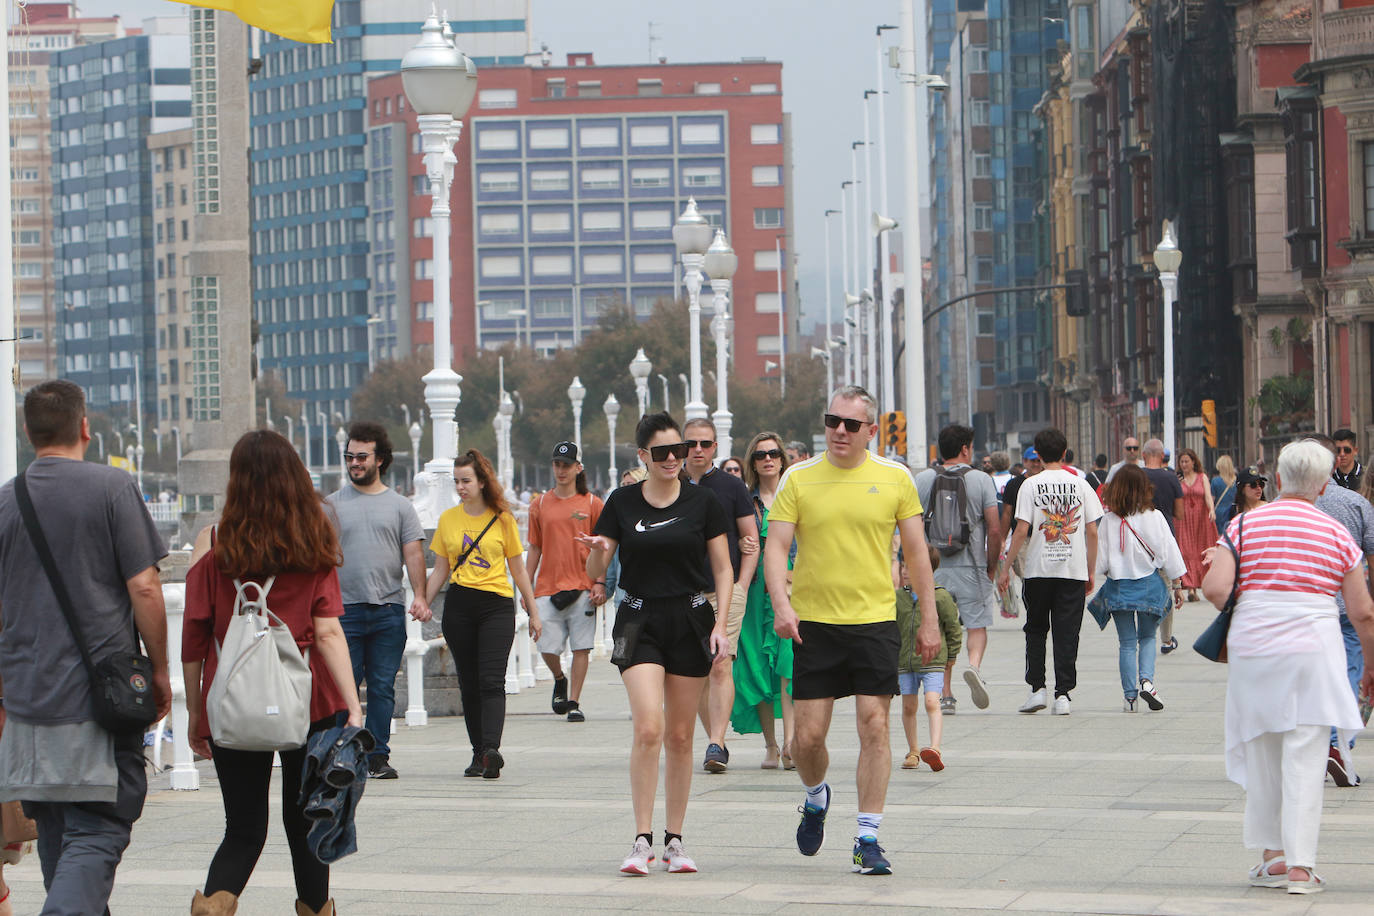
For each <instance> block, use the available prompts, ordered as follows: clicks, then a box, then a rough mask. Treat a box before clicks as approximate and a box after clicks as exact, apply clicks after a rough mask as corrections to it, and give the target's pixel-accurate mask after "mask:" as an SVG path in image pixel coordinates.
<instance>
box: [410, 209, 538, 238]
mask: <svg viewBox="0 0 1374 916" xmlns="http://www.w3.org/2000/svg"><path fill="white" fill-rule="evenodd" d="M417 222H419V221H418V220H417ZM426 222H428V220H426ZM478 226H479V227H480V231H481V233H482V235H519V234H520V214H519V213H483V214H482V216H481V218H480V220H479V221H478Z"/></svg>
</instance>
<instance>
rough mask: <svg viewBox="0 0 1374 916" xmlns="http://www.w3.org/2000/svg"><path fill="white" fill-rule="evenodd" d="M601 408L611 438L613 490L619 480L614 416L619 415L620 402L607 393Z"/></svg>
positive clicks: (611, 484)
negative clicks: (616, 465)
mask: <svg viewBox="0 0 1374 916" xmlns="http://www.w3.org/2000/svg"><path fill="white" fill-rule="evenodd" d="M601 410H602V412H603V413H605V414H606V429H607V430H609V432H610V438H611V467H610V479H611V482H610V488H611V489H612V490H614V489H615V487H616V484H617V483H618V482H619V480H620V475H619V474H618V473H617V472H616V469H615V418H616V417H617V416H619V415H620V402H619V401H617V400H616V399H615V395H614V394H608V395H606V402H605V403H604V404H602V405H601Z"/></svg>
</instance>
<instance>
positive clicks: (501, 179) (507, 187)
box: [477, 172, 520, 191]
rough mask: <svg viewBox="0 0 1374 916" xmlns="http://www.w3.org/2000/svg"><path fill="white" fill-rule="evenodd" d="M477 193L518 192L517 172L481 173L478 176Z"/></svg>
mask: <svg viewBox="0 0 1374 916" xmlns="http://www.w3.org/2000/svg"><path fill="white" fill-rule="evenodd" d="M477 189H478V190H479V191H519V190H520V173H519V172H482V173H481V174H480V175H479V176H478V180H477Z"/></svg>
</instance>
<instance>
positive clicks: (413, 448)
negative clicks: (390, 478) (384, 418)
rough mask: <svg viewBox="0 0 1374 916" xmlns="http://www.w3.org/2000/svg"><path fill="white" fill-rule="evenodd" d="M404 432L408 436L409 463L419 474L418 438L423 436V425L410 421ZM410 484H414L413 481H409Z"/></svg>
mask: <svg viewBox="0 0 1374 916" xmlns="http://www.w3.org/2000/svg"><path fill="white" fill-rule="evenodd" d="M406 433H407V434H408V435H409V436H410V463H411V466H412V467H413V468H414V469H415V473H416V474H419V473H420V439H421V438H423V437H424V435H425V430H424V427H422V426H421V425H420V424H419V423H412V424H410V426H409V427H408V428H407V429H406ZM411 485H412V486H414V481H411Z"/></svg>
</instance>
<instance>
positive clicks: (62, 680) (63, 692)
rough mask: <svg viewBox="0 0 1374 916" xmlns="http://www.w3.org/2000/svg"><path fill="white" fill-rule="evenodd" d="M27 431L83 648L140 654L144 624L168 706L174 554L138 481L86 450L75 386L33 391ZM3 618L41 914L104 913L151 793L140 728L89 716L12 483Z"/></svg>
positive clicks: (0, 545) (49, 536) (16, 790)
mask: <svg viewBox="0 0 1374 916" xmlns="http://www.w3.org/2000/svg"><path fill="white" fill-rule="evenodd" d="M24 430H25V433H26V434H27V435H28V437H29V441H30V442H32V443H33V446H34V449H35V451H36V453H37V457H36V458H35V459H34V461H33V463H32V464H30V465H29V466H28V468H27V469H26V470H25V471H24V479H25V481H26V483H27V487H28V492H29V498H30V499H31V500H32V502H33V506H34V512H35V514H36V515H37V516H38V524H39V527H40V528H41V529H42V532H43V536H44V539H45V540H46V541H47V542H48V547H49V549H50V550H51V552H52V555H53V559H54V561H55V562H56V565H57V568H58V570H59V571H60V574H61V575H62V577H63V582H64V584H65V586H66V589H67V591H68V593H69V594H70V596H71V601H72V605H73V606H72V614H73V616H74V617H75V618H76V620H77V622H78V626H79V628H80V630H81V633H82V637H83V639H84V640H85V643H86V647H87V649H88V651H89V652H90V654H91V657H92V658H93V659H94V660H96V661H100V660H102V659H104V658H106V657H108V656H109V655H111V654H112V653H115V652H123V653H128V652H133V651H134V649H135V646H136V641H135V635H134V633H135V629H137V633H138V636H139V637H141V638H142V641H143V646H144V649H145V651H146V652H147V654H148V657H149V658H150V659H151V660H152V663H153V672H154V673H153V684H152V686H153V695H154V697H155V698H156V701H157V709H158V715H159V716H165V715H166V714H167V712H168V711H169V710H170V709H171V705H172V687H171V681H170V678H169V673H168V670H167V612H166V609H165V608H164V607H163V602H162V585H161V582H160V581H159V578H158V569H157V563H158V561H159V560H161V559H162V558H163V557H164V556H165V555H166V554H167V550H166V548H165V547H164V545H163V541H162V538H161V537H160V536H159V535H158V533H157V529H156V527H154V525H153V520H152V519H151V518H150V517H149V515H148V510H147V508H146V507H145V506H144V505H143V497H142V496H141V495H140V494H139V492H138V486H137V485H136V484H135V483H134V480H133V478H131V477H130V476H129V475H128V473H127V472H125V471H121V470H119V469H117V468H112V467H108V466H105V465H100V464H95V463H93V462H87V461H84V460H83V458H84V455H85V452H86V446H87V445H88V444H89V443H90V441H91V433H90V425H89V423H88V422H87V420H86V403H85V396H84V394H83V393H82V391H81V388H80V387H78V386H76V385H74V384H72V383H71V382H68V381H52V382H43V383H42V384H39V385H36V386H34V387H33V388H32V389H30V391H29V392H28V394H27V395H26V396H25V397H24ZM0 615H2V618H3V630H2V631H0V678H3V682H4V688H3V689H4V695H5V706H4V713H5V714H7V716H8V721H7V722H5V728H4V733H3V736H0V801H12V800H16V799H17V800H21V801H23V802H24V810H25V812H26V813H27V814H28V816H29V817H31V818H33V819H34V820H35V821H36V822H37V824H38V856H39V859H40V860H41V861H42V865H43V877H44V883H45V885H46V886H47V901H46V903H45V905H44V907H43V912H45V913H100V912H104V911H105V905H106V902H107V901H108V900H109V897H110V890H111V888H112V887H113V885H114V876H115V868H116V866H117V865H118V864H119V860H120V857H121V856H122V855H123V853H124V850H125V849H126V848H127V847H128V845H129V837H130V833H131V831H132V830H133V824H134V821H136V820H138V817H139V815H140V814H141V813H142V811H143V798H144V796H145V795H146V794H147V789H148V783H147V778H146V776H145V772H144V763H143V735H142V734H141V733H139V732H138V731H135V732H133V733H132V734H120V735H112V734H111V733H109V732H107V731H105V730H104V729H103V728H101V727H100V725H98V724H97V723H96V722H95V721H94V720H93V719H92V711H91V700H90V678H89V675H88V674H87V672H86V669H85V666H84V664H83V663H82V660H81V653H80V650H79V649H78V647H77V643H76V638H75V637H74V636H73V634H72V630H71V627H70V626H69V625H68V624H67V621H66V619H65V618H64V617H63V614H62V611H61V609H60V606H59V605H58V603H57V599H56V597H55V595H54V592H53V588H52V585H51V584H50V582H49V580H48V577H47V575H46V573H45V572H44V570H43V566H42V563H41V561H40V560H39V558H38V552H37V550H36V549H35V547H34V544H33V540H32V538H31V537H30V535H29V532H28V530H27V528H26V527H25V525H24V521H23V519H22V517H21V516H20V514H19V506H18V503H17V501H16V498H15V492H14V481H10V482H8V483H6V484H5V485H4V486H3V487H0ZM0 721H4V720H3V719H0Z"/></svg>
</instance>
